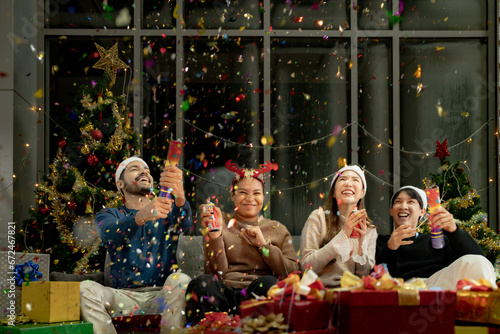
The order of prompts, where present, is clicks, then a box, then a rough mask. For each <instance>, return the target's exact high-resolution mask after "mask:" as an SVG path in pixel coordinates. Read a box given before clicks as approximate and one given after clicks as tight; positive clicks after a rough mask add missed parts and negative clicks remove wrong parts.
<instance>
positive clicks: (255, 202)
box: [231, 177, 264, 221]
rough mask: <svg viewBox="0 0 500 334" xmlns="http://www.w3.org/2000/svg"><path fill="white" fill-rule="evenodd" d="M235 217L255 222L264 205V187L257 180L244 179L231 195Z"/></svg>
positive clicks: (237, 184)
mask: <svg viewBox="0 0 500 334" xmlns="http://www.w3.org/2000/svg"><path fill="white" fill-rule="evenodd" d="M231 199H232V200H233V202H234V208H235V215H236V216H237V217H239V218H241V219H243V220H247V221H249V220H255V219H256V218H257V217H258V216H259V213H260V210H262V205H263V203H264V185H263V184H262V182H261V181H259V180H257V179H255V178H253V177H252V178H250V179H248V178H246V177H245V178H242V179H241V180H239V181H238V182H237V183H236V184H235V185H234V190H233V192H232V194H231Z"/></svg>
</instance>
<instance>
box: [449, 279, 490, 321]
mask: <svg viewBox="0 0 500 334" xmlns="http://www.w3.org/2000/svg"><path fill="white" fill-rule="evenodd" d="M456 319H457V320H459V321H466V322H477V323H483V324H493V325H500V289H498V288H496V287H493V286H491V284H490V283H489V282H488V281H487V280H483V279H479V281H475V280H471V279H464V280H461V281H459V282H458V283H457V310H456Z"/></svg>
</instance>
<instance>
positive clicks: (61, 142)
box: [58, 138, 67, 148]
mask: <svg viewBox="0 0 500 334" xmlns="http://www.w3.org/2000/svg"><path fill="white" fill-rule="evenodd" d="M66 144H67V143H66V139H64V138H63V139H59V143H58V145H59V147H60V148H63V147H64V146H66Z"/></svg>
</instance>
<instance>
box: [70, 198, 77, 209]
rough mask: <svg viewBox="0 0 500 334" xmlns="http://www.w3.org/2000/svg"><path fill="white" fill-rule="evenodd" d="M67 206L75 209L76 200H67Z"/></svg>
mask: <svg viewBox="0 0 500 334" xmlns="http://www.w3.org/2000/svg"><path fill="white" fill-rule="evenodd" d="M68 208H69V209H70V210H71V211H75V210H76V202H75V200H74V199H72V200H71V202H69V204H68Z"/></svg>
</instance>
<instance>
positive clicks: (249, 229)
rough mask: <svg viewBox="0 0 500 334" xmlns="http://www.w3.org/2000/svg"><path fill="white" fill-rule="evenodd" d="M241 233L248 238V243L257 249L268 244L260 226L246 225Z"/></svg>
mask: <svg viewBox="0 0 500 334" xmlns="http://www.w3.org/2000/svg"><path fill="white" fill-rule="evenodd" d="M241 232H242V233H243V235H244V236H245V237H247V239H248V241H249V242H250V243H251V244H252V245H254V246H255V247H257V248H260V247H262V246H264V245H265V244H266V239H265V238H264V235H263V234H262V231H261V230H260V228H259V227H258V226H253V225H246V226H245V227H244V228H242V229H241Z"/></svg>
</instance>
